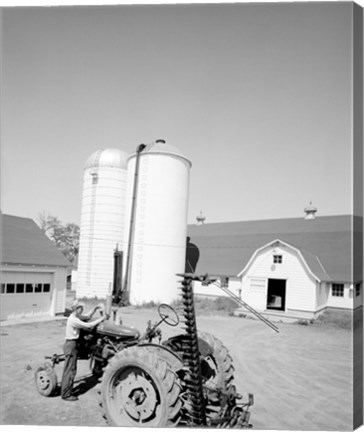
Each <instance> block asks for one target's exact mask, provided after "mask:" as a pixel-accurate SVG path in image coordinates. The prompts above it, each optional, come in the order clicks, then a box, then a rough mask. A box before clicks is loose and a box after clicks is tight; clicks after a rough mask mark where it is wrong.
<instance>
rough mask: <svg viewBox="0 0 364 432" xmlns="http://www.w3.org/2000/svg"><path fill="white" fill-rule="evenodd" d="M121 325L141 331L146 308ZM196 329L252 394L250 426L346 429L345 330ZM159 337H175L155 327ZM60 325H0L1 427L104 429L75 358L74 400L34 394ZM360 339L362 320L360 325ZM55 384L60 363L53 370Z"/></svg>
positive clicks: (348, 371) (235, 322) (205, 325)
mask: <svg viewBox="0 0 364 432" xmlns="http://www.w3.org/2000/svg"><path fill="white" fill-rule="evenodd" d="M123 319H124V323H125V324H126V325H132V326H135V327H137V328H138V329H139V330H141V331H143V330H144V329H145V326H146V322H147V320H148V319H152V321H156V320H157V313H156V312H155V311H153V310H140V309H138V310H135V309H133V308H125V309H123ZM197 323H198V328H199V329H200V330H202V331H207V332H210V333H213V334H214V335H215V336H216V337H217V338H219V339H220V340H222V341H223V342H224V345H225V346H226V347H227V348H228V349H229V351H230V353H231V355H232V357H233V359H234V365H235V379H236V386H237V389H238V391H239V392H240V393H242V394H243V395H244V398H245V397H246V395H247V393H248V392H250V393H253V394H254V397H255V405H254V406H253V407H252V408H251V413H252V414H251V422H252V423H253V426H254V429H258V430H267V429H270V430H272V429H273V430H282V429H283V430H326V431H328V430H340V431H346V430H352V428H353V426H352V422H353V414H352V411H353V386H352V376H353V368H352V355H351V353H352V333H351V332H350V331H349V330H344V329H337V328H330V327H325V326H321V327H320V326H302V325H297V324H279V325H278V326H279V328H280V332H279V333H275V332H274V331H273V330H272V329H270V328H269V327H267V326H265V325H264V324H263V323H262V322H260V321H256V320H252V319H244V318H237V317H223V316H197ZM162 330H163V335H164V337H168V336H170V335H173V334H177V333H180V332H181V331H182V330H181V329H179V328H178V327H176V328H172V327H168V326H167V325H162ZM64 331H65V320H64V319H62V320H55V321H51V322H40V323H31V324H21V325H12V326H6V327H4V326H3V327H1V337H0V343H1V400H0V403H1V408H0V409H1V411H0V415H1V417H0V423H1V424H3V425H54V426H71V425H72V426H99V427H102V426H106V423H105V421H104V419H103V417H102V413H101V411H100V408H99V406H98V400H97V390H96V387H94V386H93V385H94V382H92V380H91V378H90V372H89V368H88V362H86V361H79V367H78V374H77V380H76V384H77V387H78V391H79V400H78V401H77V402H73V403H70V402H64V401H62V399H61V398H60V397H59V396H56V397H51V398H46V397H42V396H41V395H40V394H39V393H38V392H37V390H36V388H35V385H34V371H35V369H36V367H37V365H38V364H40V363H42V362H43V361H44V356H46V355H51V354H53V353H61V352H62V345H63V339H64ZM361 337H362V323H361ZM56 368H57V369H56V371H57V375H58V380H60V378H61V375H62V365H58V366H57V367H56Z"/></svg>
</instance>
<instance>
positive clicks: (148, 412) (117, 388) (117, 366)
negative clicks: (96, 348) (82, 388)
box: [100, 346, 182, 427]
mask: <svg viewBox="0 0 364 432" xmlns="http://www.w3.org/2000/svg"><path fill="white" fill-rule="evenodd" d="M179 394H180V386H179V384H178V382H177V376H176V374H175V373H174V372H173V371H172V370H171V369H170V368H169V366H168V365H167V363H166V362H165V360H163V359H162V358H160V357H159V356H158V355H157V354H156V353H154V352H151V351H150V350H147V349H144V348H142V347H137V346H136V347H132V348H127V349H124V350H123V351H120V352H118V353H117V354H115V356H114V357H113V358H111V359H110V362H109V364H108V366H107V367H106V368H105V370H104V374H103V377H102V381H101V388H100V395H101V403H100V405H101V406H102V408H103V411H104V416H105V418H106V420H107V422H108V423H109V425H110V426H138V427H168V426H175V425H176V424H177V423H178V421H179V417H180V409H181V406H182V402H181V400H180V398H179Z"/></svg>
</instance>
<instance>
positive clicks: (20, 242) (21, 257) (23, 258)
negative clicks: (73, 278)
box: [0, 214, 71, 267]
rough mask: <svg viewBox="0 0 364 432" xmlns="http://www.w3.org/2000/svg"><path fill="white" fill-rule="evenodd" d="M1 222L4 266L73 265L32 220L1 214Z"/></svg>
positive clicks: (2, 261) (2, 260)
mask: <svg viewBox="0 0 364 432" xmlns="http://www.w3.org/2000/svg"><path fill="white" fill-rule="evenodd" d="M0 221H1V263H2V264H23V265H44V266H62V267H68V266H70V265H71V264H70V263H69V261H68V260H67V259H66V258H65V256H64V255H63V254H62V253H61V252H60V251H59V250H58V249H57V248H56V247H55V246H54V244H53V243H52V242H51V240H49V238H48V237H47V236H46V235H45V234H44V233H43V232H42V230H41V229H40V228H39V227H38V225H37V224H36V223H35V222H34V221H33V220H32V219H29V218H23V217H19V216H11V215H6V214H1V216H0Z"/></svg>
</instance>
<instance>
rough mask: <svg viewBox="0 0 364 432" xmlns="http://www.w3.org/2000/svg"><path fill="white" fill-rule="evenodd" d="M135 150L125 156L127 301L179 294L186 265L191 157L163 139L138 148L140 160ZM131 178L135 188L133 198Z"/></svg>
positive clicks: (161, 299) (168, 298) (171, 297)
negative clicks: (181, 275) (180, 279)
mask: <svg viewBox="0 0 364 432" xmlns="http://www.w3.org/2000/svg"><path fill="white" fill-rule="evenodd" d="M137 153H138V152H137ZM137 153H135V154H133V155H131V156H130V157H129V158H128V161H127V171H128V181H127V200H126V222H125V236H124V238H125V243H124V248H125V254H124V258H125V259H124V265H123V274H124V283H125V280H126V279H127V282H128V290H129V293H130V294H129V298H130V302H131V304H142V303H144V302H149V301H155V302H165V303H169V302H171V301H173V300H175V299H176V298H177V297H178V278H177V277H176V273H183V272H184V269H185V257H186V234H187V207H188V188H189V172H190V168H191V162H190V161H189V160H188V159H187V158H186V157H185V156H183V154H182V153H181V152H180V151H179V150H178V149H177V148H175V147H173V146H171V145H168V144H166V143H165V141H164V140H157V141H155V142H154V143H152V144H149V145H148V146H146V148H145V149H144V150H143V151H142V152H140V153H139V163H138V164H137V163H136V162H137ZM136 165H139V169H138V173H137V176H136V175H135V167H136ZM135 179H137V193H136V196H134V197H133V191H134V190H135V189H134V181H135ZM133 201H134V202H135V212H134V218H133V221H131V218H130V216H131V214H132V213H133V212H132V204H133ZM130 226H133V230H132V232H133V235H132V237H131V238H130V236H129V234H130ZM129 240H131V243H130V256H129V258H130V259H129V260H128V259H127V251H128V249H129V247H128V246H129V245H128V243H129ZM128 262H129V266H127V264H128ZM127 267H128V268H127Z"/></svg>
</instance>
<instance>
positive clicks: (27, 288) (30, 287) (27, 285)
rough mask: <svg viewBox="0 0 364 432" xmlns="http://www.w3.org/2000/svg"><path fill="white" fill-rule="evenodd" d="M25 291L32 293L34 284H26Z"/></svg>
mask: <svg viewBox="0 0 364 432" xmlns="http://www.w3.org/2000/svg"><path fill="white" fill-rule="evenodd" d="M25 292H27V293H32V292H33V284H26V285H25Z"/></svg>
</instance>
